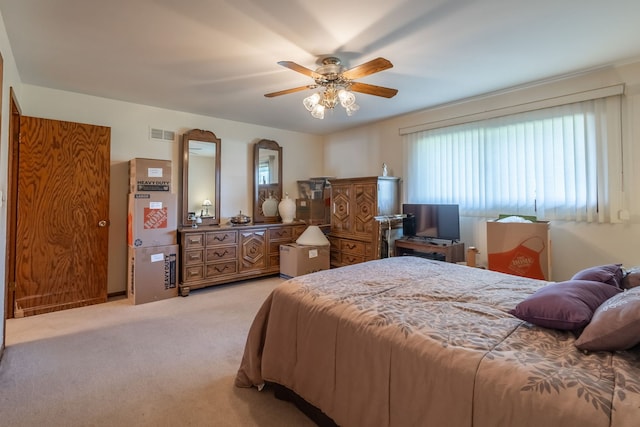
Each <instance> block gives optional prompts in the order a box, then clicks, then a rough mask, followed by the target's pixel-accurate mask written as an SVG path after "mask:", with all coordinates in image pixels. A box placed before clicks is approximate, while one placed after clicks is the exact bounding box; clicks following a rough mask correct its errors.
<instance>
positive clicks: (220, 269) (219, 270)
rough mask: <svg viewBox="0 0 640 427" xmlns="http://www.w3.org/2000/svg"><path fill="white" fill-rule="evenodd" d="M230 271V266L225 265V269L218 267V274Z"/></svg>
mask: <svg viewBox="0 0 640 427" xmlns="http://www.w3.org/2000/svg"><path fill="white" fill-rule="evenodd" d="M228 269H229V266H228V265H225V266H224V267H222V268H219V267H216V271H217V272H218V273H223V272H224V271H225V270H228Z"/></svg>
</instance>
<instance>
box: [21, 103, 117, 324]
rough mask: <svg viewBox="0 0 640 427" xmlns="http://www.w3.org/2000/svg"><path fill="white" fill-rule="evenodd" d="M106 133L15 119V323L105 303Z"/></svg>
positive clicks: (105, 130)
mask: <svg viewBox="0 0 640 427" xmlns="http://www.w3.org/2000/svg"><path fill="white" fill-rule="evenodd" d="M110 134H111V130H110V128H108V127H104V126H93V125H86V124H79V123H71V122H60V121H56V120H47V119H40V118H34V117H26V116H23V117H22V120H21V123H20V148H19V160H18V162H19V166H18V198H17V199H18V206H17V209H18V220H17V239H16V240H17V245H16V291H15V316H16V317H22V316H29V315H34V314H41V313H46V312H50V311H57V310H63V309H68V308H73V307H80V306H85V305H90V304H96V303H101V302H105V301H106V300H107V257H108V234H109V228H108V224H109V220H108V213H109V172H110V157H109V154H110V138H111V135H110Z"/></svg>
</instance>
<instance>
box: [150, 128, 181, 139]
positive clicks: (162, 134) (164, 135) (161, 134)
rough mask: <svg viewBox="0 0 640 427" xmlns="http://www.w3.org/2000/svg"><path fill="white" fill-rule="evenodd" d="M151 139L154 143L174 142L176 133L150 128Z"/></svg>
mask: <svg viewBox="0 0 640 427" xmlns="http://www.w3.org/2000/svg"><path fill="white" fill-rule="evenodd" d="M149 139H150V140H152V141H163V142H174V141H175V140H176V133H175V132H174V131H172V130H164V129H158V128H149Z"/></svg>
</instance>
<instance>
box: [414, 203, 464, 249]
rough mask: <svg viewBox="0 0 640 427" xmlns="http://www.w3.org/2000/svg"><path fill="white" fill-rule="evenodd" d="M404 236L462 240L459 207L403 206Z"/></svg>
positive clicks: (442, 205) (444, 205)
mask: <svg viewBox="0 0 640 427" xmlns="http://www.w3.org/2000/svg"><path fill="white" fill-rule="evenodd" d="M402 213H403V214H405V215H406V218H405V220H404V221H403V228H404V231H403V234H404V235H405V236H409V237H423V238H425V239H440V240H451V241H457V240H460V212H459V209H458V205H446V204H403V205H402Z"/></svg>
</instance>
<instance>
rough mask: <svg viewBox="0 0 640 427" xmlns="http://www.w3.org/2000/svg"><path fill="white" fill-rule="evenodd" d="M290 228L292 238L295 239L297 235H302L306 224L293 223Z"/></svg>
mask: <svg viewBox="0 0 640 427" xmlns="http://www.w3.org/2000/svg"><path fill="white" fill-rule="evenodd" d="M292 228H293V233H292V234H293V236H292V240H296V239H297V238H298V237H300V236H301V235H302V233H304V230H306V229H307V226H306V225H295V226H293V227H292Z"/></svg>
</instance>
